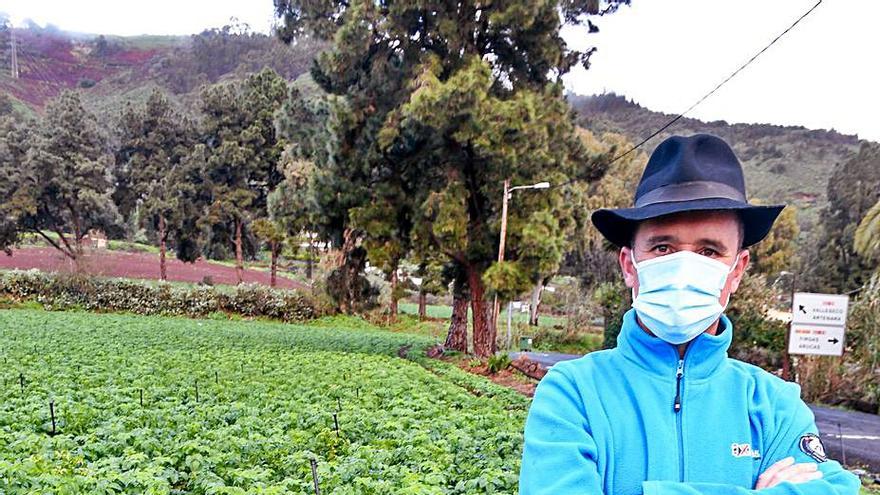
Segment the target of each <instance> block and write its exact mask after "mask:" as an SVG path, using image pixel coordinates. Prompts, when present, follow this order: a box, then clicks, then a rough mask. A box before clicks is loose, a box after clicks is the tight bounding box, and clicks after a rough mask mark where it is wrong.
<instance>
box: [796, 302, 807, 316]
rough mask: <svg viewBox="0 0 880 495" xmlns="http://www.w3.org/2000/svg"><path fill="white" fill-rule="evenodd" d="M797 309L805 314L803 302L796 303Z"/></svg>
mask: <svg viewBox="0 0 880 495" xmlns="http://www.w3.org/2000/svg"><path fill="white" fill-rule="evenodd" d="M798 310H799V311H800V312H801V313H803V314H807V309H806V308H805V307H804V305H803V304H798Z"/></svg>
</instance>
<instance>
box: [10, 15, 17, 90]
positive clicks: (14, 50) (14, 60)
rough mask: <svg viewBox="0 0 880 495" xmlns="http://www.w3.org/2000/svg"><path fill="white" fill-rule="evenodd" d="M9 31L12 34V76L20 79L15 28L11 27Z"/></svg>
mask: <svg viewBox="0 0 880 495" xmlns="http://www.w3.org/2000/svg"><path fill="white" fill-rule="evenodd" d="M9 32H10V33H11V36H12V38H11V41H12V78H13V79H18V49H17V47H16V43H15V28H13V27H10V28H9Z"/></svg>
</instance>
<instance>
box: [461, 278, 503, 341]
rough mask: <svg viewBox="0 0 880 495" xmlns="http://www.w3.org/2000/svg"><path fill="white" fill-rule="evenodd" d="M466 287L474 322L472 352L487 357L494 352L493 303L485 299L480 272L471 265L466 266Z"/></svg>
mask: <svg viewBox="0 0 880 495" xmlns="http://www.w3.org/2000/svg"><path fill="white" fill-rule="evenodd" d="M467 274H468V287H469V288H470V294H471V313H472V315H471V318H472V319H473V322H474V325H473V326H474V354H476V355H477V356H479V357H489V356H493V355H494V354H495V351H496V350H497V347H496V345H495V333H496V331H497V330H496V328H495V327H494V326H492V325H491V324H490V323H491V320H492V314H491V313H492V311H493V309H494V308H493V305H492V304H489V303H488V302H487V301H486V300H485V295H486V294H485V292H486V289H485V287H484V286H483V280H482V277H481V275H482V274H481V273H480V272H478V271H477V269H476V268H475V267H473V266H469V267H467Z"/></svg>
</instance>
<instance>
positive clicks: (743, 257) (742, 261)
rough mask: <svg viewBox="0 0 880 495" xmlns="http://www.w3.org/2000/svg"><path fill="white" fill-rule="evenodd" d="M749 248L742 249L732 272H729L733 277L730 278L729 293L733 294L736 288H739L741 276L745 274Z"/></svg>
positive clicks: (747, 265)
mask: <svg viewBox="0 0 880 495" xmlns="http://www.w3.org/2000/svg"><path fill="white" fill-rule="evenodd" d="M749 260H750V255H749V250H748V249H743V250H742V251H740V253H739V258H737V262H736V267H734V269H733V272H731V276H732V277H733V278H732V279H731V280H730V293H731V294H733V293H734V292H736V289H738V288H739V283H740V282H741V281H742V279H743V277H744V276H745V274H746V269H747V268H748V267H749Z"/></svg>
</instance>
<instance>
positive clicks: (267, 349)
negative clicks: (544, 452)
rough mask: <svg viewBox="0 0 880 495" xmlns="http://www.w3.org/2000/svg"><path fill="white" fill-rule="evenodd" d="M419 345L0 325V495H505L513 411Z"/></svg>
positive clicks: (518, 439)
mask: <svg viewBox="0 0 880 495" xmlns="http://www.w3.org/2000/svg"><path fill="white" fill-rule="evenodd" d="M432 343H433V342H432V341H431V340H430V339H427V338H423V337H418V336H413V335H407V334H395V333H390V332H384V331H381V330H377V329H375V328H372V327H369V326H368V325H366V324H363V323H358V322H354V321H353V320H345V319H342V320H329V321H326V320H325V321H323V322H320V321H319V322H317V323H315V324H311V325H307V326H294V325H284V324H278V323H266V322H246V321H225V320H189V319H182V318H165V317H144V316H127V315H118V314H91V313H82V312H45V311H35V310H23V309H19V310H2V311H0V362H2V364H3V366H2V373H0V384H2V389H0V493H3V494H6V495H11V494H24V493H57V494H110V493H131V494H136V493H137V494H141V493H146V494H244V493H254V494H286V493H293V494H312V493H315V484H316V483H317V484H318V489H319V490H320V493H322V494H389V493H403V494H457V493H514V492H515V491H516V485H517V484H516V479H517V473H518V471H519V459H520V455H521V448H522V445H521V444H522V428H523V422H524V419H525V415H526V410H527V407H528V402H527V399H525V398H522V397H520V396H518V395H516V394H515V393H513V392H511V391H508V390H506V389H502V388H500V387H497V386H495V385H493V384H491V383H490V382H487V381H485V380H483V379H482V378H479V377H476V376H473V375H470V374H467V373H465V372H463V371H461V370H459V369H458V368H455V367H454V366H452V365H449V364H446V363H444V362H440V361H436V360H431V359H428V358H425V357H424V348H425V347H427V346H428V345H430V344H432ZM401 356H403V357H401Z"/></svg>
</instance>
